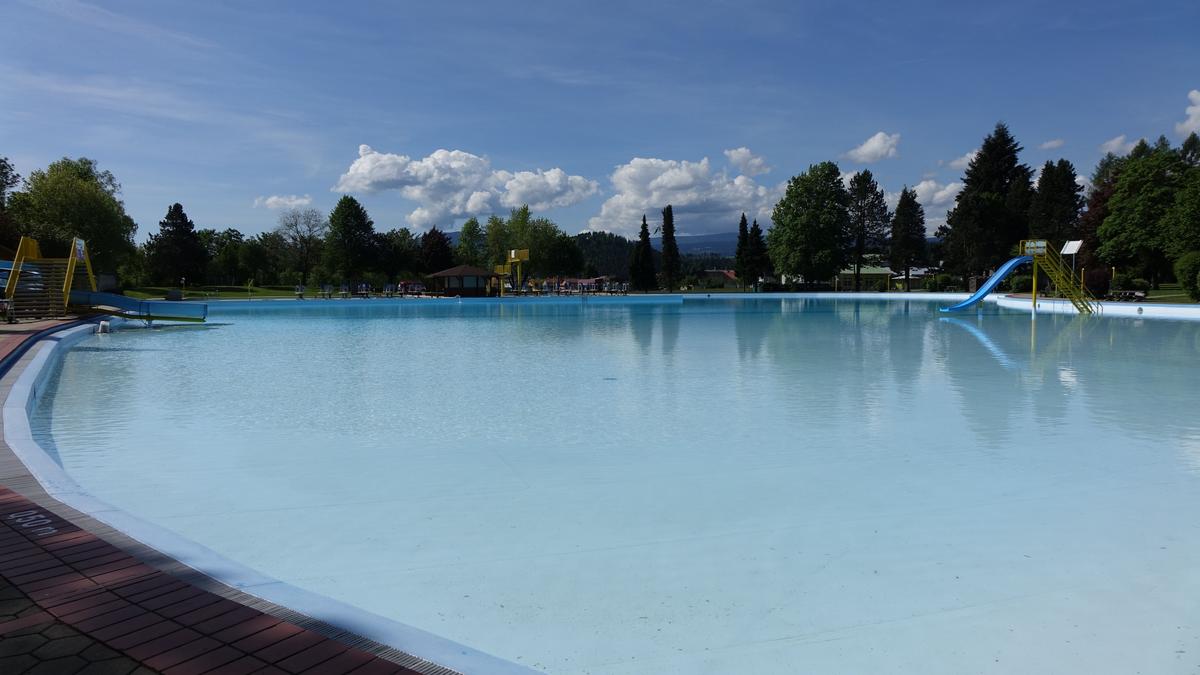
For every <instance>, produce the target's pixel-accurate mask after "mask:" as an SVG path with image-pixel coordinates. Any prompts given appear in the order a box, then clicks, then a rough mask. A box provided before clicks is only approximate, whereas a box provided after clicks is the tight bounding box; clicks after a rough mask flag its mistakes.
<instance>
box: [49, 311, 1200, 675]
mask: <svg viewBox="0 0 1200 675" xmlns="http://www.w3.org/2000/svg"><path fill="white" fill-rule="evenodd" d="M210 322H212V323H211V324H210V325H209V326H206V327H203V328H183V327H180V328H164V329H161V330H153V331H147V330H122V331H119V332H117V333H114V334H111V335H95V336H90V337H87V338H85V339H83V340H81V341H80V342H78V343H76V344H75V345H74V346H73V347H72V348H71V349H70V350H69V351H67V352H66V353H65V354H64V356H63V358H62V360H61V362H60V363H61V366H60V368H59V369H58V371H57V373H55V374H54V375H53V377H52V378H51V379H50V380H49V383H48V385H47V387H48V388H47V390H46V393H45V395H44V398H43V399H42V402H41V404H40V405H39V406H38V408H37V409H36V410H35V412H34V414H33V416H32V420H31V423H32V428H33V433H34V436H35V438H36V439H37V440H38V441H39V442H40V444H41V445H42V446H43V447H45V448H46V449H47V450H48V451H49V452H50V453H52V454H54V455H55V456H56V457H57V458H58V459H59V461H60V462H61V464H62V466H63V467H64V468H65V469H66V471H67V472H68V473H69V475H70V476H71V477H72V478H73V479H74V480H75V481H76V482H78V483H79V484H80V485H81V486H82V487H83V488H84V489H86V490H87V491H88V492H90V493H91V494H93V495H95V496H96V497H98V498H100V499H102V500H104V501H105V502H107V503H109V504H111V505H113V506H114V507H116V508H118V509H121V510H124V511H127V512H129V513H132V514H134V515H136V516H138V517H140V518H142V519H145V520H147V521H150V522H152V523H156V524H158V525H161V526H163V527H165V528H168V529H169V530H171V531H173V532H175V533H178V534H179V535H181V536H183V537H186V538H187V539H190V540H192V541H195V542H198V543H200V544H202V545H203V546H206V547H208V548H210V549H212V550H213V551H215V552H217V553H218V554H220V555H222V556H225V557H227V558H229V559H231V560H234V561H237V562H239V563H242V564H245V565H248V566H249V567H251V568H254V569H256V570H259V571H261V572H263V573H264V574H267V575H269V576H271V577H274V578H276V579H279V580H281V581H283V582H285V583H286V584H290V585H293V586H295V587H298V588H302V589H307V590H310V591H313V592H315V593H320V594H323V595H326V596H329V597H332V598H335V599H338V600H341V601H344V602H347V603H349V604H351V605H354V606H356V607H360V608H362V609H365V610H367V611H369V612H373V613H375V614H378V615H381V616H384V617H387V618H390V619H393V620H395V621H399V622H402V623H404V624H407V625H411V626H415V627H417V628H420V629H423V630H425V631H429V632H431V633H434V634H436V635H439V636H444V637H446V638H448V639H450V640H453V641H456V642H459V643H462V644H465V645H469V646H471V647H474V648H477V649H479V650H482V651H484V652H487V653H490V654H494V655H496V656H498V657H500V658H503V659H506V660H509V661H512V662H515V663H520V664H525V665H527V666H529V667H531V668H534V669H537V670H543V671H546V672H549V673H645V672H655V673H699V672H714V673H715V672H754V673H791V672H798V671H808V672H825V673H832V672H846V673H861V672H911V673H943V672H944V673H961V672H968V671H969V672H997V673H1000V672H1003V673H1011V672H1034V671H1036V672H1090V673H1108V672H1111V673H1125V672H1133V671H1138V670H1140V671H1141V672H1156V673H1169V672H1193V671H1194V670H1195V668H1196V666H1197V658H1198V656H1197V654H1198V653H1200V651H1198V650H1200V638H1198V637H1197V636H1198V635H1200V631H1198V629H1200V603H1197V602H1196V601H1195V599H1196V598H1197V597H1200V520H1197V518H1196V514H1197V513H1200V418H1198V417H1197V415H1196V412H1195V411H1196V405H1195V398H1196V382H1197V377H1196V376H1197V363H1198V357H1200V323H1190V322H1175V321H1141V320H1133V319H1114V318H1107V319H1106V318H1096V317H1093V318H1074V317H1069V316H1041V317H1039V318H1038V319H1037V321H1036V322H1035V321H1031V320H1030V317H1029V315H1028V314H1026V313H1020V312H1010V311H1006V310H1001V309H998V308H996V307H994V306H984V308H983V310H982V311H981V313H978V314H976V313H970V314H967V315H964V316H956V317H946V316H945V315H939V313H938V312H937V304H935V303H931V302H924V301H908V302H905V301H890V302H886V301H880V300H875V299H853V298H848V299H838V300H828V299H813V298H804V297H795V296H793V297H768V298H761V297H758V298H755V297H751V298H736V297H735V298H713V299H695V300H691V299H689V300H687V301H679V300H678V299H677V298H675V299H666V300H661V301H656V302H624V301H620V300H618V301H613V302H591V303H582V302H579V301H578V300H574V301H571V302H536V301H534V302H512V303H508V302H506V303H496V302H462V303H453V302H449V303H443V302H427V301H424V302H423V301H382V300H381V301H376V300H371V301H361V300H360V301H335V302H307V303H291V302H284V303H251V304H242V305H236V304H230V305H227V306H222V305H220V304H217V305H213V306H212V308H211V311H210Z"/></svg>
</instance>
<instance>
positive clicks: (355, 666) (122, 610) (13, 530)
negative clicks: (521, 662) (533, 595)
mask: <svg viewBox="0 0 1200 675" xmlns="http://www.w3.org/2000/svg"><path fill="white" fill-rule="evenodd" d="M0 350H2V347H0ZM0 576H3V577H4V578H5V579H6V580H7V581H8V582H9V583H11V584H12V585H13V586H15V587H16V588H18V589H19V590H20V591H22V592H23V593H25V594H26V595H27V596H28V597H29V598H30V599H31V600H33V601H34V602H35V603H36V604H37V605H38V606H40V608H41V611H42V612H43V613H44V618H45V619H46V620H55V619H57V620H58V621H60V622H62V623H64V624H66V625H68V626H70V627H71V628H73V629H75V630H77V631H79V632H81V633H83V634H85V635H87V636H89V637H90V638H92V639H94V640H97V641H99V642H102V643H104V644H105V645H106V646H108V647H109V648H111V649H113V650H116V651H118V652H120V653H122V654H124V655H125V656H127V657H129V658H132V659H134V660H136V661H138V662H139V663H141V664H143V665H144V666H146V667H148V668H152V669H154V670H159V671H163V672H166V673H169V674H170V675H176V674H178V675H189V674H191V673H196V674H199V673H204V672H207V671H213V670H215V671H216V672H220V673H233V674H235V675H236V674H237V673H252V672H261V673H275V672H277V673H291V674H294V673H322V674H324V673H330V674H333V675H337V674H339V673H356V674H362V675H369V674H370V673H388V674H392V673H395V674H406V675H417V673H416V671H414V670H411V669H408V668H404V667H402V666H399V665H397V664H395V663H392V662H390V661H387V660H385V659H382V658H380V657H377V656H374V655H372V654H369V653H367V652H364V651H362V650H359V649H355V648H353V647H349V646H347V645H344V644H342V643H340V642H337V641H335V640H331V639H329V638H326V637H324V636H322V635H320V634H318V633H315V632H313V631H310V630H307V629H304V628H302V627H300V626H297V625H295V624H293V623H291V622H288V621H284V620H282V619H279V618H277V617H273V616H270V615H269V614H264V613H262V612H260V611H258V610H256V609H253V608H251V607H247V606H245V605H241V604H239V603H237V602H234V601H232V600H229V599H227V598H223V597H221V596H219V595H216V594H215V593H211V592H209V591H206V590H204V589H201V588H198V587H196V586H192V585H191V584H189V583H187V582H185V581H183V580H181V579H178V578H175V577H173V576H171V575H169V574H166V573H164V572H161V571H159V570H157V569H154V568H152V567H150V566H148V565H145V564H143V563H141V562H139V561H137V560H136V559H134V558H133V557H132V556H130V555H128V554H126V553H124V552H123V551H121V550H119V549H117V548H116V547H115V546H112V545H111V544H108V543H107V542H105V541H103V540H102V539H100V538H98V537H96V536H95V535H93V534H91V533H89V532H86V531H84V530H82V529H80V528H79V527H77V526H75V525H72V524H71V523H69V522H67V521H65V520H63V519H62V518H60V517H58V516H57V515H55V514H53V513H51V512H49V511H47V510H46V509H43V508H41V507H39V506H37V505H35V504H34V503H32V502H30V501H29V500H27V499H25V498H24V497H22V496H21V495H19V494H17V493H15V492H13V491H12V490H9V489H7V488H5V487H3V486H0ZM38 616H43V614H39V615H38ZM19 621H21V623H22V624H24V623H28V622H27V621H23V620H19ZM16 623H17V622H9V623H5V624H0V631H3V632H10V630H13V629H11V628H9V626H10V624H16ZM2 634H3V633H0V635H2Z"/></svg>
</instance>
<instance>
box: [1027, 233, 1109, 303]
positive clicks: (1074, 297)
mask: <svg viewBox="0 0 1200 675" xmlns="http://www.w3.org/2000/svg"><path fill="white" fill-rule="evenodd" d="M1021 255H1027V256H1029V257H1031V258H1033V307H1034V311H1037V280H1038V269H1039V268H1040V269H1041V270H1042V271H1043V272H1045V273H1046V276H1047V277H1050V281H1051V282H1053V283H1054V286H1055V287H1056V288H1057V289H1058V291H1059V292H1060V293H1062V294H1063V296H1064V297H1066V298H1067V299H1068V300H1070V301H1071V304H1072V305H1074V306H1075V309H1077V310H1079V313H1080V314H1094V313H1096V312H1097V311H1099V309H1100V302H1099V301H1097V300H1096V298H1095V297H1093V296H1092V294H1091V293H1090V292H1088V289H1087V287H1086V286H1084V284H1083V280H1082V279H1080V280H1079V281H1078V282H1077V281H1076V279H1075V275H1074V273H1072V272H1071V268H1070V267H1067V264H1066V263H1065V262H1063V259H1062V257H1061V256H1059V255H1058V252H1057V251H1055V250H1054V248H1053V247H1051V246H1050V242H1048V241H1046V240H1045V239H1026V240H1023V241H1022V242H1021Z"/></svg>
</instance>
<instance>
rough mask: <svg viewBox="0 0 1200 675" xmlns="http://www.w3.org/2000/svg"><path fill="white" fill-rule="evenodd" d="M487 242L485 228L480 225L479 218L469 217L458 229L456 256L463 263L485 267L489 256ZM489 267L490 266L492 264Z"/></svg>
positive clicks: (455, 247)
mask: <svg viewBox="0 0 1200 675" xmlns="http://www.w3.org/2000/svg"><path fill="white" fill-rule="evenodd" d="M486 243H487V242H486V241H485V240H484V235H483V228H482V227H480V226H479V219H478V218H468V219H467V222H465V223H463V225H462V227H461V228H460V229H459V231H458V243H457V244H455V246H454V256H455V257H456V258H458V262H460V263H462V264H463V265H473V266H475V267H483V266H485V265H487V261H486V260H484V258H486V257H487V253H486V250H485V246H486ZM488 267H489V268H490V265H489V266H488Z"/></svg>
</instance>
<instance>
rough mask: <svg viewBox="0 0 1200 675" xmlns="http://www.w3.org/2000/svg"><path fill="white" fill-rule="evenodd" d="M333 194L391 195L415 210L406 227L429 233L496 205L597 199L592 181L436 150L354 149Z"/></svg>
mask: <svg viewBox="0 0 1200 675" xmlns="http://www.w3.org/2000/svg"><path fill="white" fill-rule="evenodd" d="M333 189H334V191H336V192H365V193H375V192H382V191H385V190H395V191H397V192H399V193H400V196H402V197H404V198H405V199H408V200H410V201H413V202H415V203H416V204H417V208H416V209H414V210H413V211H412V212H411V213H410V214H409V215H408V222H409V223H410V224H412V225H414V226H417V227H422V228H423V227H429V226H430V225H436V224H438V223H439V222H440V223H443V224H446V221H448V220H452V219H454V218H457V217H460V216H472V215H485V214H488V213H491V212H493V211H495V209H496V205H497V203H498V204H499V205H501V206H505V207H511V206H520V205H521V204H529V208H531V209H533V210H535V211H543V210H546V209H551V208H557V207H562V206H571V205H573V204H577V203H579V202H581V201H583V200H584V199H587V198H588V197H590V196H592V195H594V194H596V193H597V192H598V191H599V189H600V187H599V185H598V184H597V183H596V181H593V180H588V179H586V178H584V177H583V176H572V175H569V174H567V173H566V172H565V171H563V170H562V169H558V168H554V169H548V170H542V169H538V170H536V171H517V172H511V171H503V170H493V169H492V167H491V163H490V162H489V161H488V160H487V158H486V157H480V156H479V155H474V154H471V153H469V152H465V151H462V150H435V151H434V152H433V153H431V154H430V155H429V156H427V157H423V158H421V159H413V158H411V157H408V156H407V155H398V154H394V153H384V152H378V151H376V150H374V149H372V148H371V147H370V146H368V145H360V146H359V147H358V159H356V160H354V162H353V163H352V164H351V165H350V167H349V168H348V169H346V172H345V173H344V174H342V176H341V177H340V178H339V179H338V182H337V185H335V186H334V188H333Z"/></svg>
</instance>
